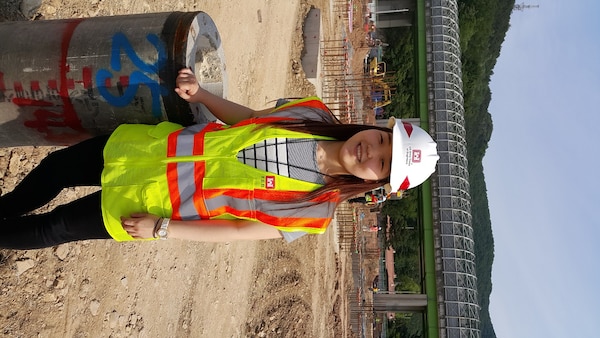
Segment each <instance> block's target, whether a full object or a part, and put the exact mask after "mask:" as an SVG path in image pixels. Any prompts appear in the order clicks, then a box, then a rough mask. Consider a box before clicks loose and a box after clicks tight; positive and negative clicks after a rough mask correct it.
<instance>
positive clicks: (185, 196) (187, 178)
mask: <svg viewBox="0 0 600 338" xmlns="http://www.w3.org/2000/svg"><path fill="white" fill-rule="evenodd" d="M194 164H195V163H194V162H180V163H177V186H178V189H179V198H180V199H181V204H180V207H179V214H180V215H181V218H182V219H183V220H189V219H198V218H199V215H198V211H197V210H196V206H195V205H194V194H195V192H196V182H195V180H194Z"/></svg>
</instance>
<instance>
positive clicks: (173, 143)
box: [167, 129, 183, 157]
mask: <svg viewBox="0 0 600 338" xmlns="http://www.w3.org/2000/svg"><path fill="white" fill-rule="evenodd" d="M182 130H183V129H180V130H178V131H176V132H173V133H171V134H169V137H168V138H167V157H173V156H175V155H177V137H178V136H179V134H181V131H182Z"/></svg>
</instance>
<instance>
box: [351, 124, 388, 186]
mask: <svg viewBox="0 0 600 338" xmlns="http://www.w3.org/2000/svg"><path fill="white" fill-rule="evenodd" d="M340 164H341V165H342V167H343V168H344V169H346V170H347V171H348V173H350V174H351V175H354V176H356V177H359V178H362V179H364V180H372V181H376V180H381V179H384V178H386V177H389V176H390V168H391V165H392V133H389V132H385V131H381V130H376V129H369V130H363V131H361V132H358V133H356V134H354V136H352V137H351V138H349V139H348V140H347V141H346V142H344V144H343V145H342V148H341V149H340Z"/></svg>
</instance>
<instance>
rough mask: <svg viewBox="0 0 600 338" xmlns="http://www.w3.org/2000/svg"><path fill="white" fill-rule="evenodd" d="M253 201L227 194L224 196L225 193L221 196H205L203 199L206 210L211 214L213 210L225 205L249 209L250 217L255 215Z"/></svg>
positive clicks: (243, 209)
mask: <svg viewBox="0 0 600 338" xmlns="http://www.w3.org/2000/svg"><path fill="white" fill-rule="evenodd" d="M249 195H250V194H249ZM254 202H255V200H252V199H248V198H233V197H229V196H225V195H221V196H217V197H213V198H207V199H205V200H204V203H205V204H206V208H207V209H208V211H209V212H210V213H211V214H212V213H213V211H214V210H216V209H218V208H220V207H223V206H226V205H227V206H229V207H231V208H233V209H235V210H240V211H249V210H251V211H252V217H256V215H255V213H254V211H255V210H256V208H254V207H252V205H253V204H254Z"/></svg>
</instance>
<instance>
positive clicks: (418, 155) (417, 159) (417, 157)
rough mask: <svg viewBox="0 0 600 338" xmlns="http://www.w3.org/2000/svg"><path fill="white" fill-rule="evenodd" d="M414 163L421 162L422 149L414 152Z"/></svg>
mask: <svg viewBox="0 0 600 338" xmlns="http://www.w3.org/2000/svg"><path fill="white" fill-rule="evenodd" d="M412 162H413V163H420V162H421V150H420V149H414V150H413V151H412Z"/></svg>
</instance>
